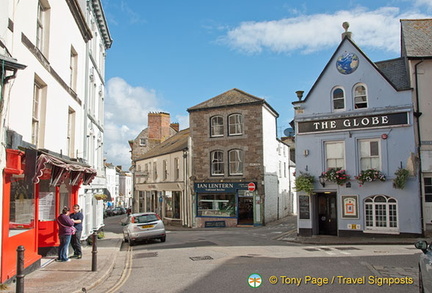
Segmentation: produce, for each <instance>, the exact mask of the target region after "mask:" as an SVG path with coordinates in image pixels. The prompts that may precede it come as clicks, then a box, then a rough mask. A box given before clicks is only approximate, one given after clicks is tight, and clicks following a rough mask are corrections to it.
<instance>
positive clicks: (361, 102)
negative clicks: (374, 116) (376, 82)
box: [354, 85, 368, 109]
mask: <svg viewBox="0 0 432 293" xmlns="http://www.w3.org/2000/svg"><path fill="white" fill-rule="evenodd" d="M367 107H368V99H367V90H366V87H365V86H364V85H356V86H355V87H354V108H355V109H362V108H367Z"/></svg>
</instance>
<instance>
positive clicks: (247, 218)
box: [238, 196, 254, 225]
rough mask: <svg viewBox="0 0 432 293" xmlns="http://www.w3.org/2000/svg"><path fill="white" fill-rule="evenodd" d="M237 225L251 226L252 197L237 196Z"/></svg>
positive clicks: (252, 220)
mask: <svg viewBox="0 0 432 293" xmlns="http://www.w3.org/2000/svg"><path fill="white" fill-rule="evenodd" d="M238 213H239V214H238V224H239V225H253V223H254V218H253V197H251V196H249V197H240V196H239V209H238Z"/></svg>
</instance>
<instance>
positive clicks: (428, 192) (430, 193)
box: [423, 176, 432, 202]
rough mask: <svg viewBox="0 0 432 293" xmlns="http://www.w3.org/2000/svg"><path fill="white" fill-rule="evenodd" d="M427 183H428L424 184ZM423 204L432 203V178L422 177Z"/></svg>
mask: <svg viewBox="0 0 432 293" xmlns="http://www.w3.org/2000/svg"><path fill="white" fill-rule="evenodd" d="M426 181H429V182H426ZM423 186H424V196H425V202H432V177H430V176H424V177H423Z"/></svg>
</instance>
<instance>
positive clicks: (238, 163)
mask: <svg viewBox="0 0 432 293" xmlns="http://www.w3.org/2000/svg"><path fill="white" fill-rule="evenodd" d="M228 160H229V175H243V151H242V150H231V151H229V152H228Z"/></svg>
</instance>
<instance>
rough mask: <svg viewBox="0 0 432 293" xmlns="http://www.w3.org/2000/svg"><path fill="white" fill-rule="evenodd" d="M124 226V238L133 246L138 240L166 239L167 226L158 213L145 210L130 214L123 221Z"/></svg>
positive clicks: (162, 240)
mask: <svg viewBox="0 0 432 293" xmlns="http://www.w3.org/2000/svg"><path fill="white" fill-rule="evenodd" d="M121 224H122V225H123V226H124V227H123V238H124V241H125V242H129V245H130V246H132V245H134V244H135V242H137V241H142V240H149V239H160V241H161V242H165V241H166V232H165V226H164V223H163V222H162V220H161V218H160V217H159V215H158V214H156V213H151V212H145V213H137V214H130V215H129V216H128V217H127V218H125V219H123V220H122V221H121Z"/></svg>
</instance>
